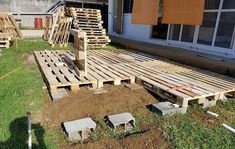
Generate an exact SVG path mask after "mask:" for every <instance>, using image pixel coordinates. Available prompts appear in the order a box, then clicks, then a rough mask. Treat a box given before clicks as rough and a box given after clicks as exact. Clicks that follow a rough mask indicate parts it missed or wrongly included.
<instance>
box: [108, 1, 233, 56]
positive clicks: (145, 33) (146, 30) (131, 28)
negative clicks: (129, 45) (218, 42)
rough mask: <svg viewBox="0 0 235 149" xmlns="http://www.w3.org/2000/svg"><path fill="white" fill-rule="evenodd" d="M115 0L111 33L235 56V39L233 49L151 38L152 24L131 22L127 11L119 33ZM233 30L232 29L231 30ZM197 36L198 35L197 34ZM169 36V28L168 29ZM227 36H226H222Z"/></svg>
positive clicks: (110, 15)
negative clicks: (117, 30)
mask: <svg viewBox="0 0 235 149" xmlns="http://www.w3.org/2000/svg"><path fill="white" fill-rule="evenodd" d="M114 1H115V0H109V34H111V35H115V36H119V37H122V38H126V39H132V40H136V41H141V42H147V43H153V44H158V45H167V46H171V47H179V48H184V49H186V50H192V51H199V52H204V53H207V54H212V55H217V56H222V57H227V58H235V40H234V46H233V48H232V49H227V48H220V47H213V46H204V45H199V44H195V43H186V42H179V41H173V40H169V38H167V40H162V39H153V38H151V37H150V36H151V32H152V26H150V25H135V24H131V13H126V14H124V16H123V34H121V35H118V34H116V33H115V31H114V29H113V28H114V27H113V26H114V24H115V19H114V18H115V17H114V12H113V10H114V7H115V6H114V5H115V2H114ZM196 29H197V30H198V29H199V26H196ZM231 32H232V31H231ZM195 36H197V35H196V34H195ZM168 37H169V30H168ZM222 38H225V37H222Z"/></svg>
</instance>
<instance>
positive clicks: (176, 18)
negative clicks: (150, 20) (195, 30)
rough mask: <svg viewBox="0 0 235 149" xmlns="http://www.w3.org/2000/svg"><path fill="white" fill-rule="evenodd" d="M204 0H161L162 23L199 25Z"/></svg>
mask: <svg viewBox="0 0 235 149" xmlns="http://www.w3.org/2000/svg"><path fill="white" fill-rule="evenodd" d="M204 6H205V0H163V17H162V23H163V24H187V25H201V24H202V20H203V11H204Z"/></svg>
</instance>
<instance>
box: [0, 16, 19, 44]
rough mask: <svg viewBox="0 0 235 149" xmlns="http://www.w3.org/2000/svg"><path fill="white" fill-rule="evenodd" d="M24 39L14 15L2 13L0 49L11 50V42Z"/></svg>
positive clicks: (0, 19) (0, 18) (0, 20)
mask: <svg viewBox="0 0 235 149" xmlns="http://www.w3.org/2000/svg"><path fill="white" fill-rule="evenodd" d="M20 38H22V34H21V32H20V30H19V28H18V26H17V24H16V22H15V19H14V17H13V16H12V14H9V13H0V48H9V47H10V43H11V41H13V40H15V39H20Z"/></svg>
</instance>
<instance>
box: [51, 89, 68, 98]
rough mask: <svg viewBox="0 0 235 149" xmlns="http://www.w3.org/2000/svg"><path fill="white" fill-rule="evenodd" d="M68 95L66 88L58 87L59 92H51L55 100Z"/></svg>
mask: <svg viewBox="0 0 235 149" xmlns="http://www.w3.org/2000/svg"><path fill="white" fill-rule="evenodd" d="M68 96H69V94H68V92H67V91H66V89H64V88H59V89H57V92H55V93H51V97H52V99H53V101H57V100H60V99H62V98H64V97H68Z"/></svg>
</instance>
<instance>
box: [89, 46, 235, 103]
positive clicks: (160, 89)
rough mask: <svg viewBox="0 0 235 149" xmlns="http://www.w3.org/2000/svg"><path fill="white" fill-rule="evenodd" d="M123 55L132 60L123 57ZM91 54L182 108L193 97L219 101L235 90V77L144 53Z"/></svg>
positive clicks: (202, 100)
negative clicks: (133, 77)
mask: <svg viewBox="0 0 235 149" xmlns="http://www.w3.org/2000/svg"><path fill="white" fill-rule="evenodd" d="M120 54H125V55H128V56H130V57H132V58H133V59H126V58H123V57H120ZM88 55H89V56H90V55H92V56H96V57H97V59H98V60H99V62H100V64H109V65H114V66H115V67H117V68H119V69H121V70H123V71H125V72H126V73H129V74H131V75H134V76H136V81H137V83H138V84H140V85H142V86H144V87H145V88H147V89H149V90H151V91H153V92H155V93H157V94H158V95H160V96H161V97H162V98H166V99H168V100H171V101H173V102H175V103H178V104H179V105H181V106H183V107H187V106H188V102H189V101H192V100H196V101H198V103H200V104H203V103H204V102H205V99H206V98H209V99H210V100H218V99H221V98H223V97H224V95H225V94H226V93H230V94H234V92H235V80H234V79H231V78H229V77H224V76H221V75H218V74H214V73H211V72H208V71H205V70H200V69H196V68H192V67H188V66H187V67H185V66H184V65H180V64H177V63H174V62H170V61H169V60H164V59H160V58H158V57H155V58H154V57H153V56H150V55H146V54H143V53H133V52H126V51H123V50H117V51H89V54H88ZM150 64H152V65H150ZM153 64H154V65H153ZM152 66H154V67H152ZM157 66H161V67H157ZM164 66H165V67H164Z"/></svg>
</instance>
